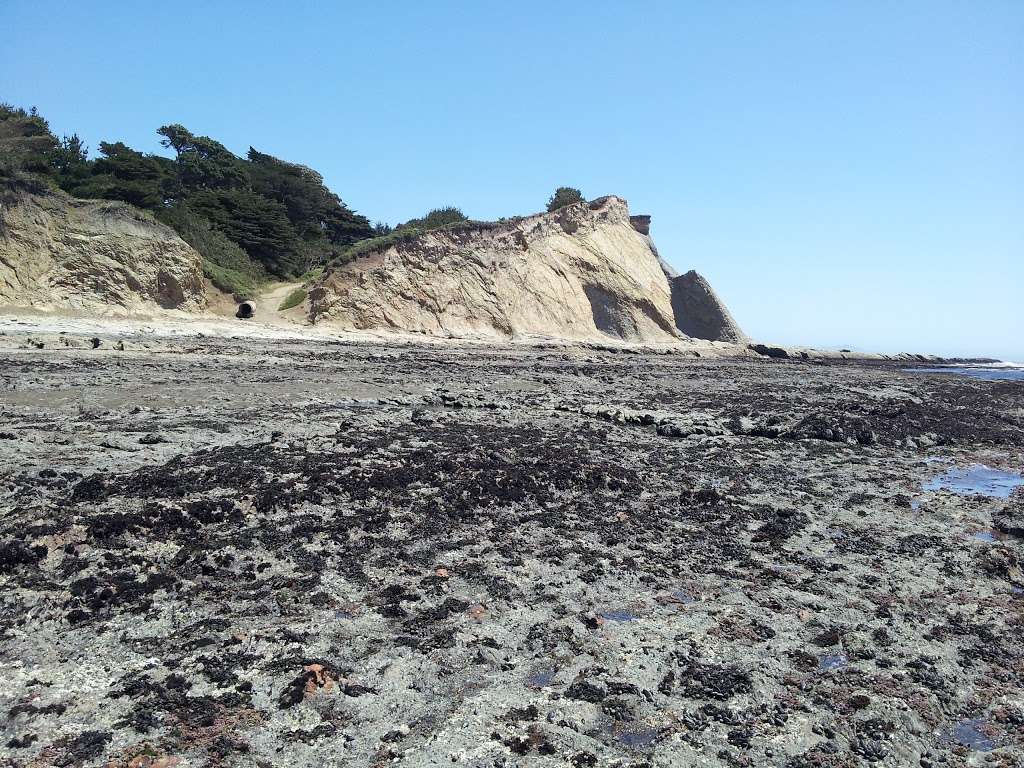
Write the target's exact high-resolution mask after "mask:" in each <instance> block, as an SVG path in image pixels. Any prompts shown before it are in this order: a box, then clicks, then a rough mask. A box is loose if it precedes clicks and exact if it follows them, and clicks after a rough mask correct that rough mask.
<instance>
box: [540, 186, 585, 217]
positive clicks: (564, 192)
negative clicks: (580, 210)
mask: <svg viewBox="0 0 1024 768" xmlns="http://www.w3.org/2000/svg"><path fill="white" fill-rule="evenodd" d="M582 202H585V200H584V198H583V193H582V192H580V191H579V190H578V189H576V188H575V187H559V188H558V189H556V190H555V194H553V195H552V196H551V199H549V200H548V213H550V212H551V211H557V210H558V209H559V208H565V206H567V205H573V204H575V203H582Z"/></svg>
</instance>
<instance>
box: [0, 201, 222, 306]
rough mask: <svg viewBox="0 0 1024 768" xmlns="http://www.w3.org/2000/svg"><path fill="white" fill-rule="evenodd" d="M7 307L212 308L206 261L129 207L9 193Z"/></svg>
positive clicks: (2, 290) (5, 212) (1, 272)
mask: <svg viewBox="0 0 1024 768" xmlns="http://www.w3.org/2000/svg"><path fill="white" fill-rule="evenodd" d="M0 205H2V207H0V305H8V306H16V307H31V308H36V309H43V310H61V311H67V310H73V311H75V310H80V311H86V312H103V313H110V312H114V313H118V314H128V313H134V312H147V311H153V310H157V309H183V310H199V309H203V308H204V307H205V306H206V291H205V287H204V283H203V269H202V259H201V257H200V256H199V254H198V253H197V252H196V251H195V250H193V249H192V248H191V246H189V245H188V244H186V243H185V242H184V241H183V240H182V239H181V238H180V237H178V235H177V233H175V231H174V230H173V229H171V228H170V227H167V226H165V225H163V224H160V223H159V222H157V221H156V220H155V219H153V218H152V216H150V215H149V214H148V213H145V212H143V211H140V210H138V209H135V208H133V207H132V206H130V205H127V204H125V203H117V202H109V201H93V200H77V199H75V198H72V197H69V196H68V195H65V194H63V193H60V192H55V191H54V192H39V193H29V192H26V191H11V190H8V191H7V192H6V193H4V194H3V196H2V200H0Z"/></svg>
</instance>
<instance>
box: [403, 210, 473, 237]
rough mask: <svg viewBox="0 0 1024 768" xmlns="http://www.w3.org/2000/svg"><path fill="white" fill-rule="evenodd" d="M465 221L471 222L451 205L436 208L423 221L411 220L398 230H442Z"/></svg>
mask: <svg viewBox="0 0 1024 768" xmlns="http://www.w3.org/2000/svg"><path fill="white" fill-rule="evenodd" d="M464 221H469V218H468V217H467V216H466V214H464V213H463V212H462V211H461V210H459V209H458V208H455V207H453V206H450V205H449V206H446V207H444V208H434V209H433V210H432V211H429V212H428V213H427V215H426V216H424V217H423V218H421V219H410V220H409V221H407V222H405V224H401V225H399V226H398V229H404V228H406V227H412V228H414V229H421V230H424V231H427V230H431V229H440V228H441V227H447V226H450V225H452V224H461V223H462V222H464Z"/></svg>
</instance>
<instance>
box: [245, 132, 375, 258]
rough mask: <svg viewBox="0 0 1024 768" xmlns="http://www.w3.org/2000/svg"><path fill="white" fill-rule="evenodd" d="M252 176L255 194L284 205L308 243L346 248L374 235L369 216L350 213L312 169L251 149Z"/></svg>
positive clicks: (293, 223)
mask: <svg viewBox="0 0 1024 768" xmlns="http://www.w3.org/2000/svg"><path fill="white" fill-rule="evenodd" d="M249 175H250V178H251V179H252V189H253V191H254V192H258V193H259V194H261V195H263V196H264V197H267V198H269V199H271V200H276V201H277V202H279V203H281V204H282V205H283V206H284V207H285V208H286V209H287V211H288V219H289V221H291V223H292V226H294V227H295V230H296V232H297V233H298V235H299V237H301V238H302V239H304V240H306V241H307V242H310V241H312V242H316V241H323V242H325V243H330V244H331V245H337V246H346V245H351V244H352V243H354V242H356V241H358V240H363V239H364V238H367V237H369V236H370V235H371V234H372V232H373V231H372V229H371V227H370V222H369V221H367V219H366V217H365V216H360V215H359V214H357V213H355V212H353V211H351V210H349V208H348V206H346V205H345V204H344V203H343V202H342V201H341V199H340V198H339V197H338V196H337V195H336V194H334V193H333V192H331V191H330V190H329V189H327V187H325V186H324V180H323V177H322V176H321V175H320V174H319V173H317V172H316V171H314V170H313V169H311V168H307V167H306V166H304V165H296V164H294V163H286V162H284V161H283V160H278V159H277V158H276V157H272V156H271V155H266V154H263V153H262V152H257V151H256V150H255V149H253V148H252V147H249Z"/></svg>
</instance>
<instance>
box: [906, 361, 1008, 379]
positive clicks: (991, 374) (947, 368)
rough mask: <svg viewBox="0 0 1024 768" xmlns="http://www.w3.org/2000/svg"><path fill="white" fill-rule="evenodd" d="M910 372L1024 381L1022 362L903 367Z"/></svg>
mask: <svg viewBox="0 0 1024 768" xmlns="http://www.w3.org/2000/svg"><path fill="white" fill-rule="evenodd" d="M903 370H904V371H908V372H910V373H951V374H954V375H957V376H969V377H970V378H972V379H982V380H983V381H1024V363H993V364H992V365H944V366H941V367H936V368H904V369H903Z"/></svg>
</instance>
